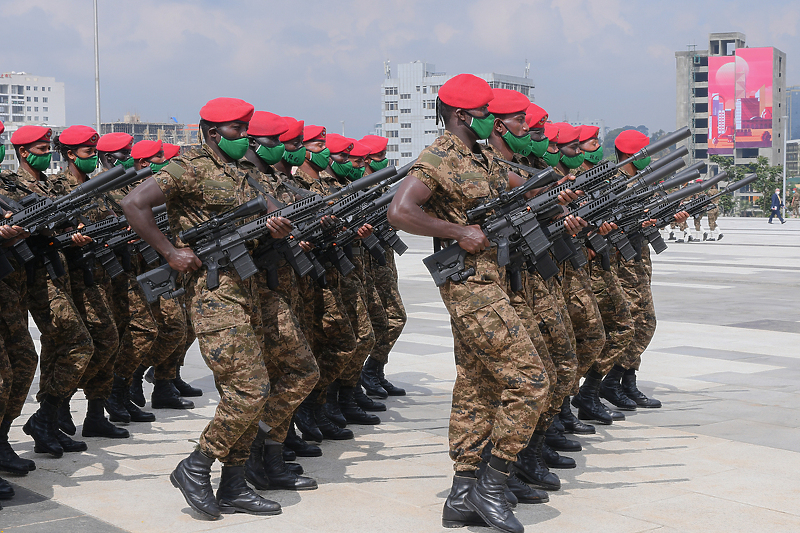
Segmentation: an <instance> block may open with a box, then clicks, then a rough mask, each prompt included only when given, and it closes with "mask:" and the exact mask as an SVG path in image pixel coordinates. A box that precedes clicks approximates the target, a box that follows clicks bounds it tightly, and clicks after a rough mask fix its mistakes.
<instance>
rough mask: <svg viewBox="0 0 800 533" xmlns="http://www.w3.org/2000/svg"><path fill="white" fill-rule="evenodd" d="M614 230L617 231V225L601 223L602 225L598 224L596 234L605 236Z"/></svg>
mask: <svg viewBox="0 0 800 533" xmlns="http://www.w3.org/2000/svg"><path fill="white" fill-rule="evenodd" d="M615 229H617V225H616V224H614V223H613V222H603V223H602V224H600V227H599V228H597V233H599V234H600V235H603V236H605V235H608V234H609V233H611V232H612V231H613V230H615Z"/></svg>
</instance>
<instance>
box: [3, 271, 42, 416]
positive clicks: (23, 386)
mask: <svg viewBox="0 0 800 533" xmlns="http://www.w3.org/2000/svg"><path fill="white" fill-rule="evenodd" d="M9 262H11V263H12V266H14V268H15V272H13V273H11V274H9V275H8V276H6V277H5V278H4V279H3V280H2V281H0V301H2V302H3V313H2V314H0V343H2V347H3V352H2V353H0V382H2V384H0V422H2V421H3V420H5V421H6V422H11V421H12V420H14V419H15V418H17V417H18V416H19V415H20V413H21V412H22V407H23V405H25V400H26V399H27V398H28V392H29V391H30V388H31V383H33V376H34V374H35V373H36V365H37V363H38V362H39V356H38V355H37V354H36V347H35V346H34V344H33V339H32V338H31V334H30V331H28V310H27V308H26V307H25V294H26V292H27V287H26V276H25V269H24V268H21V267H20V266H19V265H17V263H16V261H14V259H13V258H9Z"/></svg>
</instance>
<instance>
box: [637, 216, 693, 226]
mask: <svg viewBox="0 0 800 533" xmlns="http://www.w3.org/2000/svg"><path fill="white" fill-rule="evenodd" d="M687 214H688V213H687ZM656 222H658V220H656V219H654V218H651V219H650V220H645V221H644V222H642V227H643V228H649V227H650V226H654V225H655V223H656Z"/></svg>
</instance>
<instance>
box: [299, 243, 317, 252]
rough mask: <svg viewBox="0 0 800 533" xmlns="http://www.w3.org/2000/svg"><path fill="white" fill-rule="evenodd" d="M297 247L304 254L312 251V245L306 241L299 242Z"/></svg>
mask: <svg viewBox="0 0 800 533" xmlns="http://www.w3.org/2000/svg"><path fill="white" fill-rule="evenodd" d="M297 246H299V247H300V249H301V250H303V251H304V252H310V251H311V250H313V249H314V245H313V244H311V243H310V242H308V241H300V242H299V243H297Z"/></svg>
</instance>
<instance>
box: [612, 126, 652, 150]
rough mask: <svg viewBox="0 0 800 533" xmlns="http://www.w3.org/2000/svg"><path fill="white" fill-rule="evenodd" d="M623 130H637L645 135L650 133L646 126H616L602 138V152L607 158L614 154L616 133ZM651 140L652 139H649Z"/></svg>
mask: <svg viewBox="0 0 800 533" xmlns="http://www.w3.org/2000/svg"><path fill="white" fill-rule="evenodd" d="M625 130H639V131H641V132H642V133H644V134H645V135H650V130H648V129H647V126H644V125H639V126H624V127H622V128H616V129H613V130H611V131H609V132H608V133H607V134H606V136H605V137H604V138H603V153H604V154H605V156H606V157H607V158H611V157H613V156H614V141H616V140H617V135H619V134H620V133H622V132H623V131H625ZM651 140H652V139H651Z"/></svg>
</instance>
